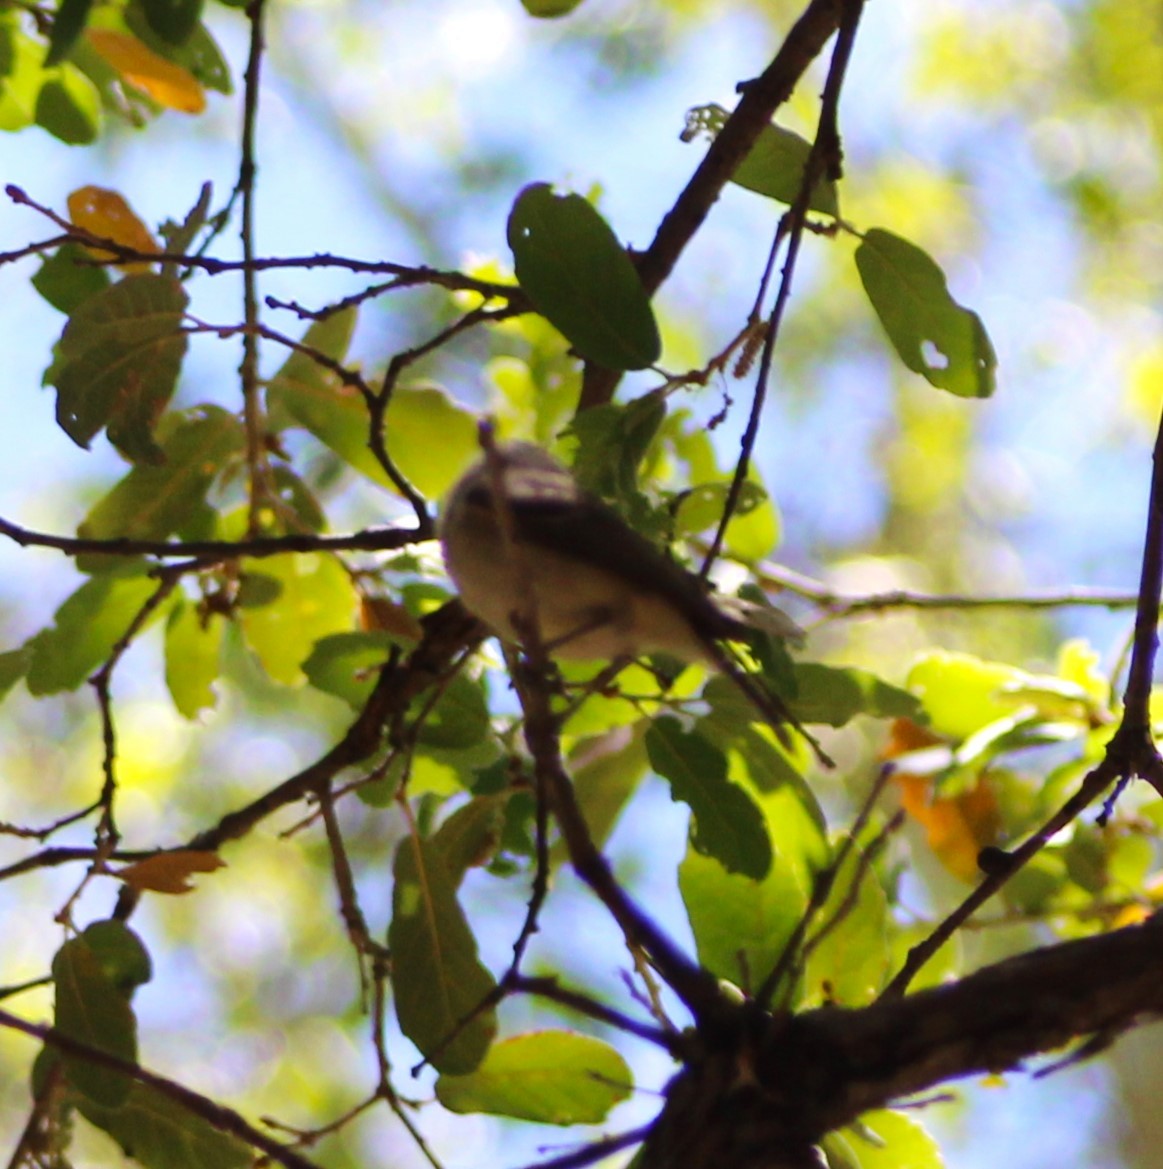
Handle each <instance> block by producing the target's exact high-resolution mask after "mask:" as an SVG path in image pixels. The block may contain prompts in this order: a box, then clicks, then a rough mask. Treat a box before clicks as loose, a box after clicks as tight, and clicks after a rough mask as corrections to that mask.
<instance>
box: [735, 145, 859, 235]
mask: <svg viewBox="0 0 1163 1169" xmlns="http://www.w3.org/2000/svg"><path fill="white" fill-rule="evenodd" d="M811 150H812V144H811V143H810V142H808V141H807V140H806V139H804V138H801V137H800V136H799V135H798V134H796V133H794V132H793V131H791V130H785V129H784V128H783V127H782V126H774V125H769V126H764V127H763V129H762V130H761V131H760V132H759V137H758V138H757V139H756V140H755V145H754V146H752V148H751V150H750V151H749V152H748V154H747V157H746V158H745V159H744V160H743V161H742V162H741V163H740V164H739V166H738V168H737V169H736V171H735V173H734V174H733V175H732V176H731V181H732V182H733V183H735V184H736V185H737V186H740V187H745V188H746V189H747V190H748V191H755V192H756V194H759V195H766V196H767V197H768V198H769V199H775V200H776V201H777V202H779V203H787V204H789V205H790V204H792V203H794V202H795V200H796V199H797V198H799V193H800V186H801V185H802V184H803V181H804V167H805V166H806V165H807V162H808V155H809V154H810V153H811ZM808 209H809V210H811V211H819V212H820V213H821V214H822V215H830V216H832V218H834V219H835V218H838V217H839V215H840V198H839V192H838V190H837V187H836V184H835V183H834V182H831V181H830V180H829V179H825V178H820V179H817V180H816V185H815V188H814V189H813V191H812V194H811V198H810V199H809V200H808Z"/></svg>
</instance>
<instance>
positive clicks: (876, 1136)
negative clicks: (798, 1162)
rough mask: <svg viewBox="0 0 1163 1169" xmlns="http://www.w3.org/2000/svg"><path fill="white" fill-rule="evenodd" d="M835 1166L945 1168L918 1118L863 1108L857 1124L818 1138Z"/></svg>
mask: <svg viewBox="0 0 1163 1169" xmlns="http://www.w3.org/2000/svg"><path fill="white" fill-rule="evenodd" d="M821 1145H822V1147H823V1149H824V1152H825V1153H826V1154H827V1157H828V1164H829V1165H830V1166H832V1167H833V1169H836V1167H838V1166H841V1165H842V1166H844V1169H944V1165H945V1159H944V1157H942V1156H941V1150H940V1149H939V1148H938V1146H937V1142H936V1141H935V1140H933V1138H932V1137H931V1136H930V1135H929V1134H928V1132H927V1131H926V1130H925V1129H924V1127H923V1126H922V1125H921V1124H920V1122H919V1121H917V1120H915V1119H914V1118H913V1117H911V1116H906V1115H905V1114H904V1113H902V1112H887V1111H881V1112H866V1113H865V1114H864V1115H863V1116H862V1117H861V1118H860V1120H859V1122H858V1124H856V1125H853V1126H851V1127H849V1128H846V1129H842V1130H838V1131H836V1132H831V1133H829V1134H828V1135H827V1136H826V1137H825V1138H824V1139H823V1141H822V1142H821Z"/></svg>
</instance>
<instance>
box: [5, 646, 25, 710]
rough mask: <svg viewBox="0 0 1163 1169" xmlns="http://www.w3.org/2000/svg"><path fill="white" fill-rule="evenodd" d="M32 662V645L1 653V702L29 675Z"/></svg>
mask: <svg viewBox="0 0 1163 1169" xmlns="http://www.w3.org/2000/svg"><path fill="white" fill-rule="evenodd" d="M31 661H32V646H31V644H26V645H22V646H21V647H20V648H19V649H10V650H8V652H7V653H0V700H2V699H4V698H6V697H7V696H8V691H9V690H11V689H12V687H13V686H15V685H16V683H17V682H19V681H20V679H21V678H23V677H24V675H25V674H27V673H28V666H29V663H30V662H31Z"/></svg>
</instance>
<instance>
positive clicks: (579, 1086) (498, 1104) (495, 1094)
mask: <svg viewBox="0 0 1163 1169" xmlns="http://www.w3.org/2000/svg"><path fill="white" fill-rule="evenodd" d="M632 1087H633V1079H632V1076H631V1074H630V1069H629V1067H628V1066H627V1065H626V1061H625V1060H624V1059H623V1058H622V1056H621V1055H620V1054H619V1053H618V1052H617V1050H616V1049H615V1048H613V1047H611V1046H610V1045H609V1044H608V1043H603V1042H602V1041H601V1040H600V1039H594V1038H593V1037H592V1036H589V1035H577V1034H575V1033H574V1032H572V1031H535V1032H532V1033H530V1034H527V1035H515V1036H513V1037H512V1038H511V1039H505V1040H503V1041H502V1042H500V1043H496V1044H494V1045H493V1046H492V1047H491V1048H489V1052H488V1054H487V1055H486V1056H485V1058H484V1061H483V1062H482V1063H481V1065H480V1067H478V1068H477V1069H476V1071H474V1072H470V1073H469V1074H468V1075H464V1076H452V1075H444V1076H441V1077H440V1079H439V1080H437V1081H436V1098H437V1099H438V1100H439V1101H440V1102H441V1104H443V1105H444V1107H445V1108H448V1109H450V1110H451V1111H452V1112H488V1113H491V1114H493V1115H494V1116H512V1117H516V1118H517V1119H519V1120H531V1121H534V1122H536V1123H538V1124H599V1123H600V1122H601V1121H603V1120H604V1119H605V1118H606V1115H607V1114H608V1113H609V1111H610V1109H611V1108H613V1107H614V1105H615V1104H618V1103H619V1102H620V1101H622V1100H625V1099H626V1097H627V1096H629V1095H630V1091H631V1088H632Z"/></svg>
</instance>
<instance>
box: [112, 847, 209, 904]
mask: <svg viewBox="0 0 1163 1169" xmlns="http://www.w3.org/2000/svg"><path fill="white" fill-rule="evenodd" d="M225 867H226V862H225V861H224V860H222V859H221V858H220V857H219V855H218V854H217V853H216V852H203V851H197V850H194V849H189V848H178V849H175V850H174V851H173V852H159V853H158V854H157V856H151V857H147V858H146V859H145V860H143V861H138V862H137V864H135V865H126V866H125V868H123V869H118V870H117V871H116V872H115V873H114V874H113V875H114V876H115V877H117V878H119V879H120V880H122V881H124V882H125V883H126V884H127V885H132V886H133V888H134V889H137V890H138V891H139V892H145V891H146V890H148V891H150V892H152V893H189V892H190V890H191V889H193V888H194V886H193V885H192V884H190V877H191V875H192V874H194V873H212V872H214V870H215V869H222V868H225Z"/></svg>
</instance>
